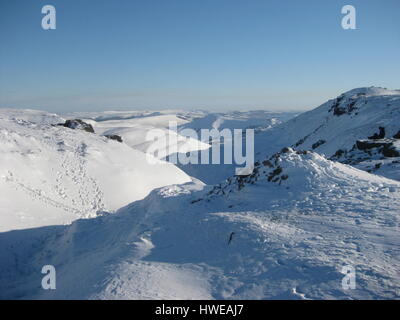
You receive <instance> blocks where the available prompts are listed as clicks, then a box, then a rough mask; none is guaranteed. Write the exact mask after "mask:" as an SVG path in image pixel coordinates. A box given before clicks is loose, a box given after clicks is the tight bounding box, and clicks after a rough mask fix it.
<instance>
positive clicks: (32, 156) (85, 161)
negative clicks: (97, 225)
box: [0, 110, 191, 231]
mask: <svg viewBox="0 0 400 320" xmlns="http://www.w3.org/2000/svg"><path fill="white" fill-rule="evenodd" d="M60 120H62V119H61V118H60V117H57V116H55V115H52V114H47V113H45V112H38V111H28V110H26V111H11V110H4V111H3V110H2V111H0V153H1V157H0V194H1V197H0V231H5V230H10V229H21V228H29V227H38V226H43V225H51V224H60V223H70V222H71V221H73V220H75V219H77V218H83V217H93V216H95V215H96V214H97V213H101V212H103V211H108V212H110V211H113V210H116V209H118V208H120V207H122V206H124V205H126V204H128V203H130V202H132V201H135V200H139V199H142V198H143V197H145V196H146V195H147V194H148V193H149V192H150V191H151V190H153V189H154V188H158V187H161V186H165V185H169V184H176V183H185V182H188V181H191V179H190V177H189V176H187V175H186V174H185V173H184V172H183V171H181V170H180V169H178V168H177V167H175V166H174V165H172V164H168V163H159V164H155V165H152V164H149V163H148V162H147V160H146V155H145V154H144V153H142V152H140V151H137V150H134V149H132V148H130V147H129V146H127V145H125V144H123V143H118V142H116V141H112V140H108V139H107V138H105V137H102V136H99V135H97V134H92V133H87V132H85V131H81V130H72V129H69V128H64V127H60V126H53V125H51V124H54V123H57V122H59V121H60ZM33 121H35V122H33Z"/></svg>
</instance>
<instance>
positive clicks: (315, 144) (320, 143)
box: [311, 140, 326, 149]
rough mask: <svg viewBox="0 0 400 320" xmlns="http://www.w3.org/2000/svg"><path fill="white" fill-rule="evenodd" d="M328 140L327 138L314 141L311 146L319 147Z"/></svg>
mask: <svg viewBox="0 0 400 320" xmlns="http://www.w3.org/2000/svg"><path fill="white" fill-rule="evenodd" d="M325 142H326V141H325V140H318V141H317V142H316V143H314V144H313V145H312V146H311V147H312V148H313V149H317V148H318V147H319V146H321V145H323V144H324V143H325Z"/></svg>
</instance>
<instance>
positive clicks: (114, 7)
mask: <svg viewBox="0 0 400 320" xmlns="http://www.w3.org/2000/svg"><path fill="white" fill-rule="evenodd" d="M46 4H52V5H54V6H55V8H56V10H57V29H56V30H48V31H45V30H43V29H42V28H41V19H42V17H43V15H42V14H41V8H42V6H44V5H46ZM346 4H351V5H353V6H355V8H356V9H357V30H343V29H342V28H341V19H342V17H343V15H342V14H341V8H342V6H343V5H346ZM399 57H400V1H399V0H348V1H339V0H329V1H327V0H303V1H299V0H274V1H270V0H140V1H136V0H84V1H78V0H47V1H41V0H0V107H17V108H39V109H45V110H50V111H53V112H68V111H77V110H87V111H92V110H107V109H157V108H189V109H193V108H203V109H212V110H226V109H236V110H245V109H262V108H263V109H273V110H289V109H290V110H294V109H297V110H300V109H310V108H313V107H316V106H317V105H318V104H320V103H322V102H324V101H325V100H327V99H328V98H332V97H335V96H336V95H338V94H340V93H341V92H343V91H347V90H349V89H352V88H354V87H361V86H371V85H377V86H384V87H388V88H392V89H395V88H400V76H399V75H400V62H399V60H400V59H399Z"/></svg>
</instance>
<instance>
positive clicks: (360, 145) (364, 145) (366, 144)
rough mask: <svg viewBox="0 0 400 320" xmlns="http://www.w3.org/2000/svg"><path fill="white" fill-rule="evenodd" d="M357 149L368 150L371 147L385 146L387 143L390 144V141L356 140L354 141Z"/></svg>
mask: <svg viewBox="0 0 400 320" xmlns="http://www.w3.org/2000/svg"><path fill="white" fill-rule="evenodd" d="M356 145H357V149H359V150H364V151H365V150H369V149H373V148H379V147H385V146H387V145H389V146H392V143H391V142H375V141H368V140H357V142H356Z"/></svg>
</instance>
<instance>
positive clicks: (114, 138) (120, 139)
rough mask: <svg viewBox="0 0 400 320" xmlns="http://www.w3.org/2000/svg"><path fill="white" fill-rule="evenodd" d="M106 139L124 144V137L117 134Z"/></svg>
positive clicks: (109, 135) (108, 135)
mask: <svg viewBox="0 0 400 320" xmlns="http://www.w3.org/2000/svg"><path fill="white" fill-rule="evenodd" d="M105 137H106V138H108V139H110V140H115V141H118V142H122V137H121V136H119V135H117V134H106V135H105Z"/></svg>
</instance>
